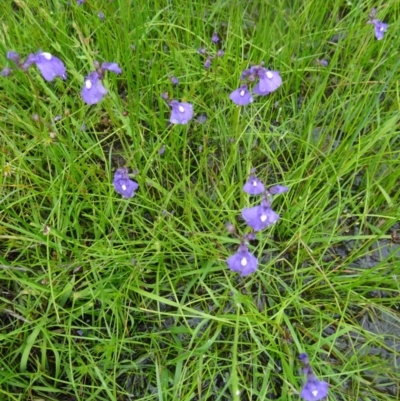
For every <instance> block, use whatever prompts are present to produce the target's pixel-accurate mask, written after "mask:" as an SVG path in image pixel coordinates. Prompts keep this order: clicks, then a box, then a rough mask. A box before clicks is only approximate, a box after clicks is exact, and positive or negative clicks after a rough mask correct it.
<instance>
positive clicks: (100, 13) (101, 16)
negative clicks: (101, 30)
mask: <svg viewBox="0 0 400 401" xmlns="http://www.w3.org/2000/svg"><path fill="white" fill-rule="evenodd" d="M97 16H98V17H99V18H100V19H101V20H102V21H104V18H105V17H104V13H102V12H101V11H99V12H98V13H97Z"/></svg>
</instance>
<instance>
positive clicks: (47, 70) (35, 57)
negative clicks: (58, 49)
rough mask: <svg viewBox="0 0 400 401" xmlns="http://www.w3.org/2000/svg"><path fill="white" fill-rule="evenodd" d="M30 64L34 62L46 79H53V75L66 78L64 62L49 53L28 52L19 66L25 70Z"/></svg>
mask: <svg viewBox="0 0 400 401" xmlns="http://www.w3.org/2000/svg"><path fill="white" fill-rule="evenodd" d="M32 64H36V67H37V68H39V71H40V72H41V74H42V76H43V78H44V79H45V80H46V81H49V82H50V81H53V80H54V78H55V77H61V78H62V79H67V73H66V70H65V66H64V63H63V62H62V61H61V60H60V59H59V58H58V57H56V56H53V55H51V54H50V53H47V52H38V53H36V54H34V53H32V54H29V55H28V57H27V58H26V60H25V62H24V63H23V64H22V66H21V67H22V69H23V70H24V71H27V69H28V68H29V67H30V66H31V65H32Z"/></svg>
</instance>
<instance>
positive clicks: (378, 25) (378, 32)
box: [369, 19, 389, 40]
mask: <svg viewBox="0 0 400 401" xmlns="http://www.w3.org/2000/svg"><path fill="white" fill-rule="evenodd" d="M369 23H370V24H373V25H374V31H375V37H376V39H377V40H382V39H383V36H384V34H385V32H386V31H387V29H388V27H389V24H386V23H385V22H382V21H379V20H378V19H373V20H371V21H370V22H369Z"/></svg>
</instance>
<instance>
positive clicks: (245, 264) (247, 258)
mask: <svg viewBox="0 0 400 401" xmlns="http://www.w3.org/2000/svg"><path fill="white" fill-rule="evenodd" d="M226 263H227V264H228V267H229V268H230V269H231V270H232V271H234V272H238V273H240V275H241V276H242V277H244V276H247V275H249V274H250V273H254V272H255V271H256V270H257V266H258V260H257V258H256V257H255V256H254V255H252V254H251V253H250V252H249V250H248V248H247V246H246V245H244V244H241V245H240V246H239V249H238V251H237V252H236V253H235V254H234V255H232V256H231V257H229V258H228V259H227V260H226Z"/></svg>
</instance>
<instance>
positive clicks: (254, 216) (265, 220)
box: [242, 200, 279, 231]
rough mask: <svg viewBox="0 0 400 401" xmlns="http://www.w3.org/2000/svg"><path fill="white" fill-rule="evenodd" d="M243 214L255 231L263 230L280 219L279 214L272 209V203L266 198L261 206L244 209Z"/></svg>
mask: <svg viewBox="0 0 400 401" xmlns="http://www.w3.org/2000/svg"><path fill="white" fill-rule="evenodd" d="M242 216H243V218H244V220H245V221H246V224H247V225H248V226H250V227H251V228H252V229H253V230H254V231H261V230H263V229H264V228H267V227H269V226H272V224H274V223H276V222H277V221H278V220H279V215H278V214H277V213H275V212H274V211H273V210H272V209H271V207H270V204H269V203H268V202H267V201H265V200H263V201H262V202H261V205H260V206H254V207H250V208H245V209H243V210H242Z"/></svg>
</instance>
